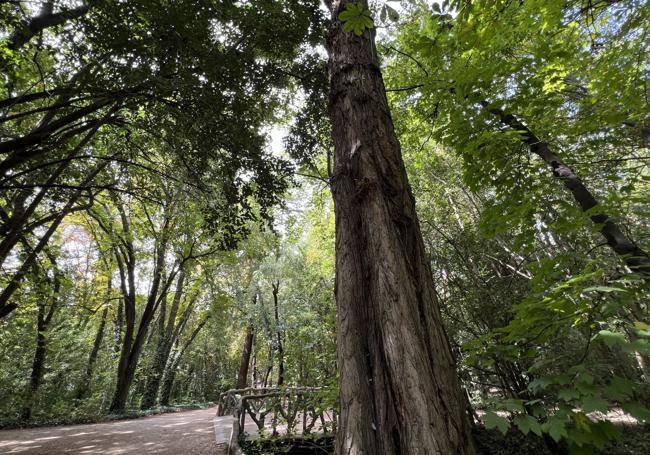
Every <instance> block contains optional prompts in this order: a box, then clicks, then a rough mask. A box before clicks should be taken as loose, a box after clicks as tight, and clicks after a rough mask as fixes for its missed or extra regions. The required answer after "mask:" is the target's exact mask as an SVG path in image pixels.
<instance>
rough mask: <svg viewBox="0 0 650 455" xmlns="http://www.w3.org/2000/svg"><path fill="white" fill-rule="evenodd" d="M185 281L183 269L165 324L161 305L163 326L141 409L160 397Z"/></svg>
mask: <svg viewBox="0 0 650 455" xmlns="http://www.w3.org/2000/svg"><path fill="white" fill-rule="evenodd" d="M184 283H185V273H184V271H183V270H181V272H180V273H179V274H178V281H177V283H176V293H175V294H174V300H173V302H172V306H171V308H170V309H169V322H168V323H167V324H165V314H164V313H163V312H162V307H161V315H160V318H161V328H160V333H159V334H158V345H157V346H156V353H155V355H154V360H153V364H152V365H151V369H150V370H149V375H148V377H147V383H146V386H145V391H144V396H143V397H142V403H141V404H140V408H141V409H148V408H151V407H153V406H154V405H155V404H156V398H157V397H158V390H159V389H160V381H161V380H162V376H163V373H164V372H165V365H167V361H168V359H169V353H170V352H171V349H172V341H173V340H172V336H173V333H174V323H175V322H176V314H177V313H178V307H179V305H180V301H181V296H182V294H183V285H184Z"/></svg>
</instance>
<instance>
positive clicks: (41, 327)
mask: <svg viewBox="0 0 650 455" xmlns="http://www.w3.org/2000/svg"><path fill="white" fill-rule="evenodd" d="M48 257H49V258H50V262H51V265H52V268H53V269H54V280H53V285H52V300H51V302H50V308H49V309H48V310H47V312H46V311H45V303H44V302H42V303H39V305H38V313H37V316H36V318H37V319H36V331H37V333H36V351H35V352H34V360H33V362H32V374H31V375H30V378H29V387H28V390H27V403H26V404H25V407H24V408H23V412H22V418H23V420H29V419H30V418H31V417H32V409H33V407H34V402H35V401H36V395H37V393H38V389H39V387H40V385H41V380H42V378H43V368H44V366H45V356H46V353H47V350H46V349H47V337H46V335H45V334H46V332H47V329H48V328H49V326H50V323H51V322H52V318H53V317H54V313H55V312H56V310H57V308H58V304H59V293H60V292H61V272H60V271H59V269H58V268H57V265H56V259H55V257H54V256H53V255H51V254H48Z"/></svg>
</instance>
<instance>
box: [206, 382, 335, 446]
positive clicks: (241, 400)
mask: <svg viewBox="0 0 650 455" xmlns="http://www.w3.org/2000/svg"><path fill="white" fill-rule="evenodd" d="M333 401H334V400H332V399H331V398H330V397H328V395H327V393H326V391H325V390H324V389H322V388H317V387H281V388H247V389H232V390H228V391H227V392H224V393H222V394H221V395H220V397H219V402H218V407H217V416H216V417H215V431H216V430H217V422H220V424H221V425H222V426H223V424H224V423H227V421H228V420H229V419H230V420H231V422H232V426H231V430H230V435H229V436H228V435H227V434H225V432H224V431H222V433H221V434H222V438H223V439H226V438H227V452H228V454H229V455H240V454H243V453H244V451H245V450H246V447H251V446H252V445H260V446H284V447H287V446H301V445H307V446H314V445H323V444H325V445H326V444H329V443H331V441H332V439H333V435H334V434H335V432H336V422H337V411H336V408H335V406H334V403H333ZM223 444H224V445H226V441H224V442H223Z"/></svg>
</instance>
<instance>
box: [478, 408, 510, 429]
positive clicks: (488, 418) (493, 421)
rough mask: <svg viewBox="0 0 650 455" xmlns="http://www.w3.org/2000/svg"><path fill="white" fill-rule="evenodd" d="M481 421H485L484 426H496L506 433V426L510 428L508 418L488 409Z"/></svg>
mask: <svg viewBox="0 0 650 455" xmlns="http://www.w3.org/2000/svg"><path fill="white" fill-rule="evenodd" d="M483 423H485V428H488V429H490V428H498V430H499V431H500V432H501V433H503V434H506V433H507V432H508V428H510V422H508V419H506V418H504V417H501V416H499V415H497V414H496V413H494V412H492V411H489V412H487V413H486V414H485V415H484V416H483Z"/></svg>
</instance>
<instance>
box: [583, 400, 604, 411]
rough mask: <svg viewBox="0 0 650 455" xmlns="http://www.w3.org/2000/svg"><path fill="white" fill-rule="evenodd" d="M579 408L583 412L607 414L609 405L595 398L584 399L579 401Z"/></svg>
mask: <svg viewBox="0 0 650 455" xmlns="http://www.w3.org/2000/svg"><path fill="white" fill-rule="evenodd" d="M580 403H581V408H582V410H583V411H584V412H594V411H600V412H607V410H608V409H609V405H608V403H607V401H605V400H603V399H602V398H597V397H585V398H584V399H582V400H581V401H580Z"/></svg>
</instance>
